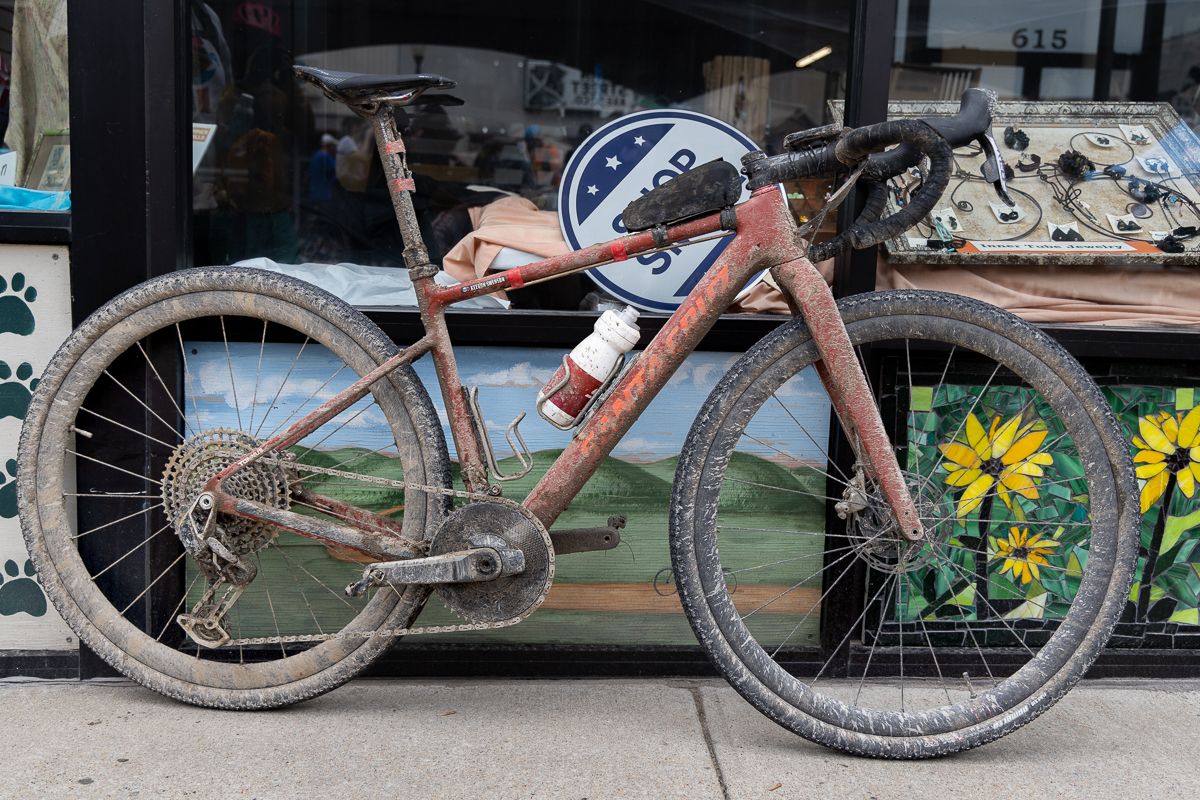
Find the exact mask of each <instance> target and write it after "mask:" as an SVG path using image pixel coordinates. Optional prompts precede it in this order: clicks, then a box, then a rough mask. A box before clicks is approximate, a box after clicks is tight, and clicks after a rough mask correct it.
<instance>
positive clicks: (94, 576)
mask: <svg viewBox="0 0 1200 800" xmlns="http://www.w3.org/2000/svg"><path fill="white" fill-rule="evenodd" d="M170 527H171V525H170V524H169V523H168V524H166V525H163V526H162V527H161V528H159V529H158V530H156V531H155V532H154V533H152V534H150V535H149V536H147V537H146V538H145V539H143V540H142V541H140V542H138V543H137V544H135V545H134V546H133V547H131V548H130V549H128V550H126V551H125V554H124V555H122V556H120V557H119V558H117V560H116V561H114V562H112V563H111V564H109V565H108V566H107V567H105V568H104V569H102V570H100V571H99V572H97V573H94V574H90V575H88V577H89V578H91V579H92V580H93V581H94V580H96V579H97V578H99V577H100V576H101V575H103V574H104V573H106V572H108V571H109V570H110V569H112V568H113V567H115V566H116V565H117V564H120V563H121V562H122V561H124V560H125V559H127V558H129V557H130V556H131V555H133V554H134V553H136V552H137V551H138V550H141V549H142V548H143V547H145V546H146V545H148V544H149V543H150V542H151V540H153V539H154V538H155V537H157V536H158V535H159V534H161V533H162V532H163V531H165V530H168V529H169V528H170Z"/></svg>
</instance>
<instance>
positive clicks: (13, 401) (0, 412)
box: [0, 361, 38, 419]
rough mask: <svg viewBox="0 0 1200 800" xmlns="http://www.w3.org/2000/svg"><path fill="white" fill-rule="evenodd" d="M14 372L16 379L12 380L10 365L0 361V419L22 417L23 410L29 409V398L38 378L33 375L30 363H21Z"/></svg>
mask: <svg viewBox="0 0 1200 800" xmlns="http://www.w3.org/2000/svg"><path fill="white" fill-rule="evenodd" d="M15 374H16V380H12V377H13V375H14V373H13V369H12V367H10V366H9V365H8V364H7V363H5V362H3V361H0V419H4V418H5V417H15V418H16V419H24V418H25V412H26V411H28V410H29V398H30V397H32V396H33V390H34V389H36V388H37V385H38V379H37V378H34V377H33V365H32V364H30V363H28V362H26V363H23V364H21V365H20V366H18V367H17V370H16V373H15Z"/></svg>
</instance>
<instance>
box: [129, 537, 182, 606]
mask: <svg viewBox="0 0 1200 800" xmlns="http://www.w3.org/2000/svg"><path fill="white" fill-rule="evenodd" d="M186 555H187V551H186V550H184V551H182V552H181V553H180V554H179V555H178V556H177V557H176V558H175V560H174V561H172V562H171V563H170V564H168V565H167V568H166V569H164V570H163V571H162V572H160V573H158V577H157V578H155V579H154V580H152V581H150V582H149V583H148V584H146V588H145V589H142V591H141V592H140V593H138V596H137V597H135V598H133V599H132V600H130V601H129V605H127V606H125V607H124V608H122V609H121V616H125V612H126V611H128V610H129V609H131V608H133V606H134V604H135V603H136V602H137V601H138V600H141V599H142V598H143V597H145V596H146V592H148V591H150V590H151V589H152V588H154V585H155V584H156V583H158V582H159V581H161V580H162V579H163V577H164V576H165V575H166V574H167V573H168V572H170V571H171V570H173V569H174V568H175V567H176V565H178V564H179V562H180V561H183V558H184V556H186Z"/></svg>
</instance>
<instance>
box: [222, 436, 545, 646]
mask: <svg viewBox="0 0 1200 800" xmlns="http://www.w3.org/2000/svg"><path fill="white" fill-rule="evenodd" d="M262 461H264V462H266V463H276V462H278V463H285V462H284V461H283V460H282V459H273V458H265V457H264V458H263V459H262ZM286 464H287V466H289V467H290V468H292V469H297V468H299V469H302V470H305V471H308V472H312V473H319V474H322V475H331V476H333V477H341V478H348V479H351V480H355V481H359V482H362V483H373V484H376V485H379V486H387V487H389V488H393V489H412V490H415V491H420V492H425V493H427V494H436V495H441V496H443V497H461V498H464V499H468V500H473V501H480V502H487V503H496V504H498V505H509V506H519V505H520V504H519V503H517V502H515V501H513V500H509V499H508V498H505V497H495V496H493V495H489V494H484V493H482V492H467V491H463V490H461V489H449V488H446V487H444V486H431V485H427V484H422V483H410V482H408V481H402V480H395V479H392V478H383V477H379V476H376V475H360V474H359V473H356V472H350V471H348V470H341V469H336V468H334V467H318V466H315V465H311V464H296V463H295V462H290V461H289V462H286ZM423 544H428V542H424V543H423ZM389 588H391V589H392V591H396V590H395V588H394V587H389ZM540 605H541V603H535V604H534V605H533V606H532V607H531V608H530V609H529V610H528V611H526V612H524V613H522V614H518V615H517V616H515V617H511V618H509V619H506V620H501V621H499V622H463V623H459V624H457V625H429V626H427V627H423V628H411V627H410V628H376V629H375V630H370V631H345V630H341V631H337V632H336V633H320V634H318V633H309V634H292V635H288V636H282V635H280V636H254V637H247V638H244V639H230V640H229V641H228V642H226V643H225V646H245V645H257V644H296V643H300V642H322V641H327V640H329V639H345V638H351V637H357V638H361V639H370V638H372V637H374V636H417V635H425V634H433V633H459V632H462V631H479V630H493V629H495V628H507V627H510V626H512V625H516V624H517V623H518V622H521V621H522V620H524V619H525V618H526V617H528V616H529V615H530V614H532V613H533V612H534V611H536V610H537V608H538V606H540Z"/></svg>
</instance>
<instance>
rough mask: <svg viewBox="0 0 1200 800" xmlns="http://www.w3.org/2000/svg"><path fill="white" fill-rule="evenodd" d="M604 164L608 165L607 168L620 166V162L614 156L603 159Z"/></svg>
mask: <svg viewBox="0 0 1200 800" xmlns="http://www.w3.org/2000/svg"><path fill="white" fill-rule="evenodd" d="M604 166H606V167H608V168H609V169H616V168H617V167H619V166H621V162H620V160H619V159H618V158H617V157H616V156H610V157H609V158H606V159H604Z"/></svg>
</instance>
